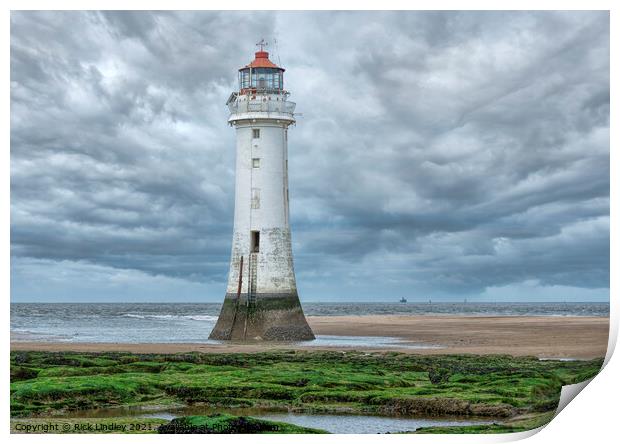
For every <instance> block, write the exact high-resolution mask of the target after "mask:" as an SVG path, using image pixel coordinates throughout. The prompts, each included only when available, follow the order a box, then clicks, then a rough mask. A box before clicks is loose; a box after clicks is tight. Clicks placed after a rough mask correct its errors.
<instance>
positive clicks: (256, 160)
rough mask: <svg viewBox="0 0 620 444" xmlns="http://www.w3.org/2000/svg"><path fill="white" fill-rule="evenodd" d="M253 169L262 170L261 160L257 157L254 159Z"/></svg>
mask: <svg viewBox="0 0 620 444" xmlns="http://www.w3.org/2000/svg"><path fill="white" fill-rule="evenodd" d="M252 168H260V159H259V158H257V157H255V158H254V159H252Z"/></svg>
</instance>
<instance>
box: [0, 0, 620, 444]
mask: <svg viewBox="0 0 620 444" xmlns="http://www.w3.org/2000/svg"><path fill="white" fill-rule="evenodd" d="M204 3H205V2H200V1H195V0H176V1H175V2H170V1H163V0H151V1H149V2H138V1H133V0H123V1H120V0H107V1H102V0H93V1H89V2H84V1H76V0H64V1H56V2H51V1H42V0H38V1H35V0H31V1H29V0H24V1H19V2H18V1H8V2H6V3H5V4H7V8H6V9H4V11H3V15H2V22H1V23H2V25H3V26H2V30H3V32H2V40H3V45H2V48H3V53H4V60H5V63H4V66H3V68H4V69H2V71H1V72H2V74H1V75H2V85H3V89H2V98H3V103H4V104H5V105H4V107H3V119H2V126H3V130H4V131H3V134H5V144H4V150H3V152H2V162H1V166H0V168H2V175H1V176H0V177H1V178H2V185H3V190H2V193H0V203H1V207H2V211H3V212H4V217H3V218H2V222H1V223H2V228H3V232H4V233H5V236H3V237H2V240H1V244H0V245H1V247H2V249H3V251H4V254H3V255H2V256H1V257H2V271H1V273H2V280H1V281H0V282H2V288H3V289H4V290H5V291H4V292H3V293H4V295H3V310H2V311H1V313H0V316H2V317H3V318H2V319H3V321H4V325H5V331H4V334H5V337H4V344H6V346H7V348H6V349H5V357H6V356H8V350H9V347H10V342H9V337H10V336H9V313H10V305H9V299H10V298H9V294H10V281H9V279H10V273H9V267H10V242H9V236H8V234H9V227H10V224H9V217H10V203H9V192H10V174H9V162H10V150H9V141H8V140H6V139H7V138H8V137H9V134H10V121H9V116H10V100H9V76H10V66H9V60H10V56H9V48H10V9H15V10H20V9H22V10H24V9H149V10H150V9H171V7H173V9H228V10H238V9H246V10H251V9H256V8H257V7H260V8H262V9H272V10H278V9H308V10H317V9H358V8H361V9H369V10H377V9H412V7H413V8H414V9H418V10H449V9H452V10H461V9H471V10H481V9H482V10H484V9H503V10H506V9H510V10H522V9H531V10H554V9H562V10H595V9H598V10H611V48H612V50H611V56H612V57H611V74H612V75H611V78H612V79H617V78H618V69H617V56H616V54H615V53H617V49H618V45H617V44H615V43H614V42H617V41H618V35H617V32H616V31H615V30H616V29H618V25H619V21H618V20H617V17H616V12H617V9H618V8H615V7H614V6H615V3H614V2H612V1H604V0H590V1H583V0H582V1H572V2H570V3H569V2H567V1H566V0H563V1H562V0H537V1H534V0H523V1H514V0H510V1H508V0H506V1H502V2H498V1H491V0H478V1H472V0H470V1H468V2H463V1H456V0H434V1H429V0H425V1H416V2H415V3H414V2H406V1H402V0H400V1H396V0H383V1H381V2H373V3H370V2H369V3H368V4H360V3H359V2H343V1H333V0H332V1H329V2H327V1H320V0H319V1H316V0H314V1H308V0H302V1H297V2H295V3H292V2H290V1H281V0H280V1H277V0H272V1H262V2H258V3H257V2H256V1H254V2H250V1H238V0H237V1H229V2H209V4H206V5H205V4H204ZM614 50H615V51H614ZM611 92H612V100H611V115H612V116H614V117H615V116H617V114H618V113H617V108H618V107H617V103H618V102H617V94H616V91H615V89H614V88H613V87H612V90H611ZM611 121H612V122H613V121H614V119H613V117H612V119H611ZM616 133H617V129H616V127H614V126H613V125H612V127H611V139H610V140H611V146H613V142H614V141H615V140H616ZM617 172H618V168H617V155H616V154H615V152H614V151H613V150H612V151H611V191H612V196H617V194H618V193H617V191H618V189H617V180H614V178H615V177H616V173H617ZM616 215H617V206H616V205H614V200H613V199H612V200H611V220H612V221H613V220H616V217H615V216H616ZM617 259H618V249H617V239H616V236H615V235H614V231H613V230H612V232H611V270H614V269H617V266H616V265H617V264H618V260H617ZM616 288H617V279H616V278H615V277H614V275H613V273H612V275H611V288H610V294H612V295H613V294H614V290H616ZM615 299H616V298H615V297H612V300H611V301H610V302H611V313H610V316H611V331H610V339H609V345H610V347H609V350H608V353H607V359H606V362H607V366H606V367H605V368H604V369H603V371H602V372H601V373H600V374H599V375H598V376H597V377H596V378H594V380H593V381H592V382H591V383H590V384H589V385H587V387H586V388H585V389H584V390H583V393H581V394H580V395H579V397H578V401H577V402H571V403H569V405H568V406H567V407H566V408H565V409H564V410H563V411H562V412H561V413H559V414H558V416H557V417H556V418H555V419H554V420H553V421H552V422H551V423H550V424H549V425H548V426H546V427H544V428H543V429H542V430H541V431H540V432H539V433H535V434H534V435H533V436H531V437H530V438H528V439H529V441H528V442H532V443H548V442H550V441H551V442H585V441H588V442H608V441H609V439H608V437H611V436H614V435H616V434H617V431H616V430H615V429H616V427H615V421H617V418H616V414H615V411H616V408H615V403H616V399H615V397H614V395H616V394H618V393H620V390H618V389H619V385H620V384H619V383H618V380H617V378H616V377H615V375H618V374H619V371H618V370H619V368H620V364H619V363H618V358H613V359H610V358H611V357H612V354H613V349H614V347H615V343H616V339H617V335H618V316H619V312H618V307H617V301H616V300H615ZM2 370H3V379H2V380H3V381H5V383H4V384H2V395H0V396H2V399H3V400H4V403H3V408H2V412H3V414H4V417H5V418H6V420H7V422H8V418H9V411H8V404H9V393H8V384H7V381H8V379H9V366H8V360H7V361H5V364H4V366H3V367H2ZM5 424H6V423H5ZM8 430H9V427H8V424H6V427H5V428H3V430H2V433H4V434H6V435H8V438H9V439H10V440H12V441H14V442H17V441H19V442H40V441H41V440H45V441H46V442H83V441H84V438H85V436H84V435H38V436H34V435H10V434H9V433H8ZM531 434H532V433H528V432H525V433H523V434H510V435H413V436H412V435H382V438H381V439H384V440H393V441H400V442H405V441H406V442H411V441H415V442H422V443H425V442H432V443H436V442H461V443H463V442H472V443H481V442H504V441H514V440H516V439H522V438H525V437H526V436H527V435H531ZM171 439H173V438H172V437H170V436H168V437H166V436H149V435H131V436H128V435H89V436H88V440H92V441H93V442H96V441H98V442H110V441H120V442H123V441H124V442H147V441H148V442H151V441H159V442H164V441H169V440H171ZM183 439H184V440H188V441H194V442H199V441H200V442H203V443H204V442H205V440H209V441H211V442H221V441H224V440H226V441H227V442H233V443H234V442H242V441H246V440H247V439H248V437H246V436H244V435H230V436H216V435H209V436H208V437H207V436H204V435H202V436H184V438H183ZM291 439H294V440H295V441H296V442H299V443H303V442H315V440H318V439H320V440H321V441H324V442H334V443H335V442H338V443H342V442H352V441H355V442H364V441H365V442H371V441H373V442H374V441H375V439H376V437H375V436H374V435H333V436H329V435H326V436H321V437H318V436H316V435H315V436H313V435H299V436H294V437H291V436H276V435H266V436H252V438H251V440H252V442H265V443H266V442H269V443H284V442H290V440H291Z"/></svg>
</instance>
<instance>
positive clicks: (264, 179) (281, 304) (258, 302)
mask: <svg viewBox="0 0 620 444" xmlns="http://www.w3.org/2000/svg"><path fill="white" fill-rule="evenodd" d="M264 45H265V43H264V42H263V41H261V42H260V43H259V44H258V45H257V46H260V50H259V51H258V52H256V53H255V58H254V60H253V61H252V62H251V63H250V64H248V65H246V66H244V67H242V68H240V69H239V89H238V91H235V92H233V93H232V94H231V95H230V97H229V99H228V101H227V102H226V104H227V105H228V108H229V110H230V118H229V119H228V123H229V124H230V126H232V127H233V128H234V129H235V132H236V139H237V144H236V145H237V147H236V167H235V215H234V217H235V220H234V229H233V239H232V251H231V258H230V270H229V272H228V286H227V289H226V296H225V297H224V304H223V305H222V309H221V311H220V316H219V318H218V320H217V323H216V325H215V327H214V328H213V331H212V332H211V335H210V339H220V340H274V341H299V340H310V339H314V334H313V333H312V330H311V329H310V327H309V326H308V323H307V321H306V318H305V316H304V313H303V310H302V308H301V304H300V302H299V296H298V295H297V285H296V283H295V271H294V269H293V252H292V249H291V229H290V225H289V190H288V129H289V127H290V126H291V125H293V124H295V117H294V114H293V112H294V110H295V103H294V102H291V101H289V100H288V97H289V92H288V91H286V90H285V89H284V69H283V68H281V67H279V66H277V65H276V64H274V63H273V62H272V61H271V60H269V53H268V52H267V51H265V50H264Z"/></svg>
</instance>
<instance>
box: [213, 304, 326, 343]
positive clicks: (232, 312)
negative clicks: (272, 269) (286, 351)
mask: <svg viewBox="0 0 620 444" xmlns="http://www.w3.org/2000/svg"><path fill="white" fill-rule="evenodd" d="M209 339H219V340H233V341H256V340H258V341H260V340H264V341H309V340H312V339H314V334H313V333H312V330H311V329H310V326H309V325H308V322H307V321H306V317H305V316H304V312H303V310H302V309H301V304H300V303H299V297H298V296H297V293H296V292H295V293H286V294H264V293H259V294H257V295H256V302H255V303H254V304H247V295H246V294H242V295H240V296H239V298H238V299H237V295H236V294H233V293H227V294H226V297H225V298H224V304H223V305H222V310H221V312H220V316H219V318H218V320H217V323H216V324H215V327H214V328H213V331H212V332H211V335H209Z"/></svg>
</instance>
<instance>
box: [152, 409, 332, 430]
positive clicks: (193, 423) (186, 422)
mask: <svg viewBox="0 0 620 444" xmlns="http://www.w3.org/2000/svg"><path fill="white" fill-rule="evenodd" d="M157 432H158V433H189V434H196V433H206V434H210V433H223V434H228V433H326V432H324V431H323V430H318V429H311V428H308V427H300V426H296V425H294V424H287V423H285V422H275V421H266V420H263V419H257V418H252V417H250V416H234V415H227V414H223V413H217V414H214V415H209V416H182V417H180V418H174V419H173V420H172V421H170V422H169V423H168V424H164V425H161V426H159V428H158V429H157Z"/></svg>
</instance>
